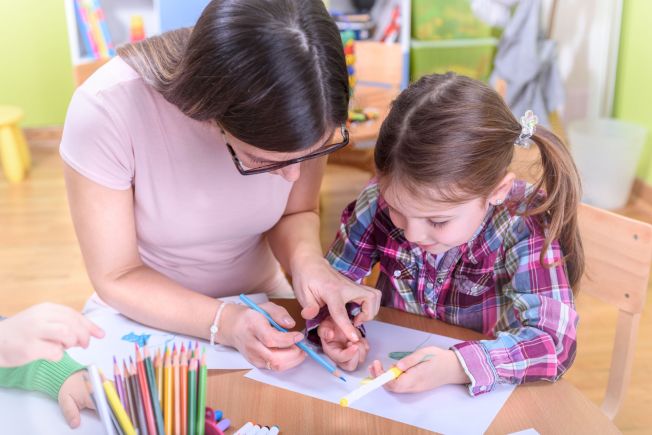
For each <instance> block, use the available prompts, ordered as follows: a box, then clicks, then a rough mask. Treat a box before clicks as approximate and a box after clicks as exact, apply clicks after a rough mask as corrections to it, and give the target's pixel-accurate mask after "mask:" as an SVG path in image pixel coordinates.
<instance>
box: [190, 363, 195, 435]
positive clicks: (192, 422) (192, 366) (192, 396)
mask: <svg viewBox="0 0 652 435" xmlns="http://www.w3.org/2000/svg"><path fill="white" fill-rule="evenodd" d="M196 412H197V359H196V358H193V360H192V361H191V362H190V367H189V368H188V435H194V433H195V423H196V419H197V414H196Z"/></svg>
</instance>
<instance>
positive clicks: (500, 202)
mask: <svg viewBox="0 0 652 435" xmlns="http://www.w3.org/2000/svg"><path fill="white" fill-rule="evenodd" d="M502 203H503V200H502V199H497V200H496V201H494V205H502Z"/></svg>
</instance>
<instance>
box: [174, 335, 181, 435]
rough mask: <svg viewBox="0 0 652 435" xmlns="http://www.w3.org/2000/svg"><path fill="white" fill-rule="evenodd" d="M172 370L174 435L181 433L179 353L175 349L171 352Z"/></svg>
mask: <svg viewBox="0 0 652 435" xmlns="http://www.w3.org/2000/svg"><path fill="white" fill-rule="evenodd" d="M172 370H173V371H174V433H175V434H180V433H181V415H180V414H179V411H180V410H181V401H180V397H179V394H180V391H179V387H180V385H179V353H177V350H176V348H175V349H173V350H172Z"/></svg>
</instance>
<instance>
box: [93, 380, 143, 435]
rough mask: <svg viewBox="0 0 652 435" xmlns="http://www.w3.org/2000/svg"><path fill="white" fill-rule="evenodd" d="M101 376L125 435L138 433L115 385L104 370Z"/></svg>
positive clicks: (107, 397) (107, 395)
mask: <svg viewBox="0 0 652 435" xmlns="http://www.w3.org/2000/svg"><path fill="white" fill-rule="evenodd" d="M100 376H101V377H102V386H103V387H104V393H105V394H106V399H107V400H108V402H109V405H110V406H111V409H112V410H113V413H114V414H115V418H116V419H117V420H118V424H120V428H122V431H123V432H124V433H125V435H136V430H135V429H134V425H133V424H132V423H131V420H130V419H129V416H128V415H127V411H125V409H124V407H123V406H122V403H120V398H119V397H118V393H117V391H115V387H114V386H113V384H112V383H111V382H110V381H108V380H106V379H105V378H104V375H102V372H100Z"/></svg>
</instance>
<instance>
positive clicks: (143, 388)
mask: <svg viewBox="0 0 652 435" xmlns="http://www.w3.org/2000/svg"><path fill="white" fill-rule="evenodd" d="M136 368H137V373H138V374H137V376H138V385H139V386H140V392H141V394H142V399H143V407H144V408H145V419H146V420H147V432H148V433H150V434H155V433H156V423H155V422H154V411H153V410H152V402H151V398H150V397H151V396H150V395H149V387H148V386H147V374H146V373H145V365H144V363H143V357H142V355H141V354H140V350H139V349H138V345H136Z"/></svg>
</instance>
